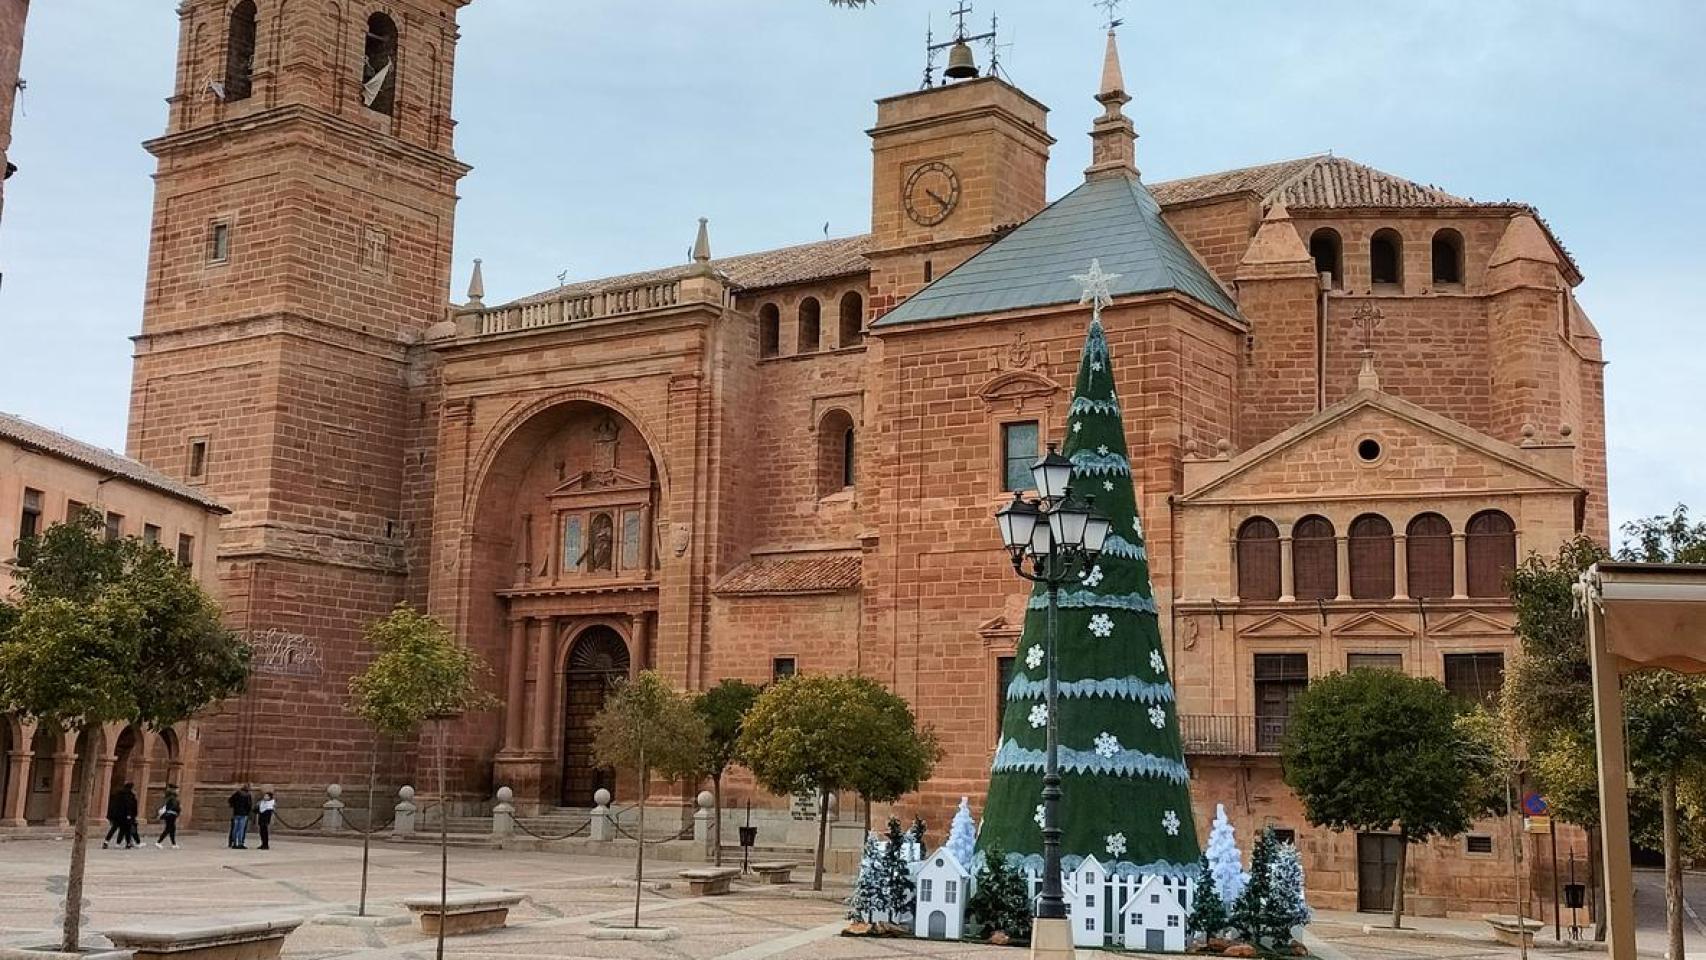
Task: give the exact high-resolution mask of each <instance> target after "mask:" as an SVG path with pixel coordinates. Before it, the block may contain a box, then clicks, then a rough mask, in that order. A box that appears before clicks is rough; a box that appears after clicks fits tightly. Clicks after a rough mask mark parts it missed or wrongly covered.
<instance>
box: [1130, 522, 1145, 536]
mask: <svg viewBox="0 0 1706 960" xmlns="http://www.w3.org/2000/svg"><path fill="white" fill-rule="evenodd" d="M1131 528H1132V529H1133V530H1135V531H1137V539H1139V540H1142V539H1143V521H1142V520H1141V519H1140V518H1138V517H1135V516H1134V517H1132V518H1131Z"/></svg>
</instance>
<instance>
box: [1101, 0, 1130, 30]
mask: <svg viewBox="0 0 1706 960" xmlns="http://www.w3.org/2000/svg"><path fill="white" fill-rule="evenodd" d="M1124 2H1125V0H1094V6H1098V7H1101V8H1102V11H1103V12H1104V13H1106V14H1107V15H1108V24H1107V26H1108V29H1109V30H1112V29H1114V28H1115V27H1117V26H1119V25H1120V24H1122V23H1124V22H1125V21H1124V20H1121V19H1120V16H1119V14H1120V4H1122V3H1124Z"/></svg>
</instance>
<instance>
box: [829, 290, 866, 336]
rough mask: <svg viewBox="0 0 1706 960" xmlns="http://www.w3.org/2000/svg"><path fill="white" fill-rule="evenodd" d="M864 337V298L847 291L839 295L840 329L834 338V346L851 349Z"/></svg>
mask: <svg viewBox="0 0 1706 960" xmlns="http://www.w3.org/2000/svg"><path fill="white" fill-rule="evenodd" d="M864 336H865V298H864V297H861V296H859V293H858V291H856V290H849V291H847V292H846V293H844V294H842V295H841V327H840V330H839V332H838V334H837V336H836V340H835V345H836V346H838V347H851V346H853V345H854V344H856V343H858V342H859V341H860V339H862V338H863V337H864Z"/></svg>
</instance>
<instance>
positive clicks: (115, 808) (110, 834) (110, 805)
mask: <svg viewBox="0 0 1706 960" xmlns="http://www.w3.org/2000/svg"><path fill="white" fill-rule="evenodd" d="M126 836H128V832H127V828H126V827H125V824H124V791H123V790H122V789H121V790H114V791H113V794H112V796H110V797H108V798H107V835H106V836H105V837H103V838H101V849H102V850H106V849H108V848H109V847H111V846H112V843H113V839H114V838H115V837H116V838H117V839H118V841H119V842H120V843H123V842H124V840H125V837H126Z"/></svg>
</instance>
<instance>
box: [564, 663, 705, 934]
mask: <svg viewBox="0 0 1706 960" xmlns="http://www.w3.org/2000/svg"><path fill="white" fill-rule="evenodd" d="M706 751H707V745H706V732H705V721H704V719H703V718H701V717H700V715H699V713H698V711H696V710H694V709H693V702H692V701H691V700H690V699H689V698H688V697H686V696H684V695H682V694H680V693H677V692H676V691H675V689H674V688H673V687H671V686H670V685H669V682H668V681H666V680H664V678H663V677H662V676H660V675H659V674H658V673H656V672H655V671H652V670H646V671H642V672H641V673H640V675H639V676H638V677H635V678H634V679H633V680H630V681H628V682H626V683H624V684H622V685H621V686H620V687H618V688H617V689H616V692H615V693H614V694H613V695H612V696H611V697H610V699H609V700H608V701H606V702H605V704H604V709H603V710H601V711H599V714H598V716H596V717H594V718H593V721H592V753H593V756H594V757H596V758H597V759H598V762H599V764H600V765H602V766H605V767H608V768H612V769H615V768H618V767H632V768H633V769H634V770H635V771H636V772H637V773H638V774H639V778H640V815H639V836H638V837H637V838H635V843H634V927H635V929H639V926H640V891H641V889H642V884H641V881H642V880H643V879H644V869H645V864H646V786H647V785H648V784H649V783H650V782H651V778H652V776H653V774H656V775H657V776H660V777H662V778H663V779H664V780H668V781H671V782H673V781H676V780H683V779H689V778H692V777H693V776H695V775H696V774H697V773H698V772H699V769H700V766H701V764H702V761H703V759H704V757H705V755H706Z"/></svg>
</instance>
